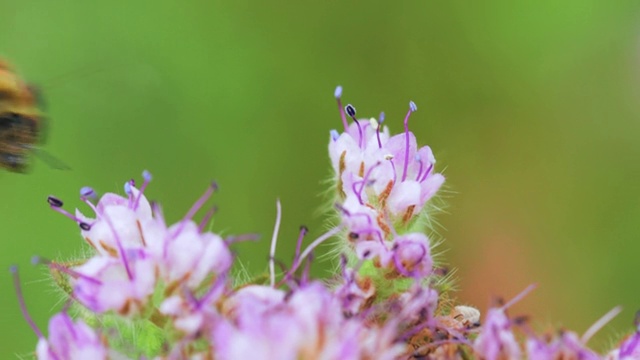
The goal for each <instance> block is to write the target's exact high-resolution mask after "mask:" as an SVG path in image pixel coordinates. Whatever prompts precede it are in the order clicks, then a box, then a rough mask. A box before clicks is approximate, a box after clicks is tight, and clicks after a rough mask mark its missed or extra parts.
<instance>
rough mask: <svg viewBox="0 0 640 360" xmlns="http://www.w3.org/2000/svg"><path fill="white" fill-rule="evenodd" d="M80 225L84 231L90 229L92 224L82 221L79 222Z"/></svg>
mask: <svg viewBox="0 0 640 360" xmlns="http://www.w3.org/2000/svg"><path fill="white" fill-rule="evenodd" d="M78 226H80V229H82V230H84V231H89V230H91V225H89V224H87V223H86V222H80V223H79V224H78Z"/></svg>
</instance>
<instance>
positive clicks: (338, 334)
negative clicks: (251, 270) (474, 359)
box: [212, 283, 403, 360]
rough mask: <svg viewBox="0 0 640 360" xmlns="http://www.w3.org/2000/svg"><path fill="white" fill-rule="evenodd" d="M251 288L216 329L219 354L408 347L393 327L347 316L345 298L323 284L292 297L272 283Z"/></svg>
mask: <svg viewBox="0 0 640 360" xmlns="http://www.w3.org/2000/svg"><path fill="white" fill-rule="evenodd" d="M245 289H246V290H245ZM245 289H241V290H239V291H238V293H237V294H236V295H234V296H232V297H231V301H232V303H233V304H232V306H228V307H227V310H226V313H227V314H228V315H230V318H229V320H228V321H225V322H221V323H220V324H219V326H218V328H217V329H216V331H215V333H214V336H213V339H212V340H213V342H214V348H215V349H216V355H217V357H216V358H219V359H239V358H246V357H250V358H252V359H284V360H287V359H291V360H294V359H362V358H376V359H396V357H397V356H398V355H400V354H401V353H402V352H403V346H401V345H400V344H398V343H396V342H395V340H394V337H393V332H390V331H389V330H387V329H384V328H377V327H371V326H366V325H365V324H364V323H363V322H362V320H360V319H359V318H355V317H352V318H345V316H344V315H343V313H342V307H341V305H340V300H339V299H338V298H337V297H336V296H334V295H333V294H332V293H330V292H329V291H328V290H327V289H326V288H325V287H324V286H323V285H321V284H319V283H311V284H308V285H306V286H304V287H301V288H299V289H296V290H293V291H292V292H291V294H289V295H286V296H285V293H283V292H281V291H279V290H276V289H273V288H270V287H266V286H265V287H261V286H251V287H249V288H245Z"/></svg>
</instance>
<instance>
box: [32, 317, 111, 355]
mask: <svg viewBox="0 0 640 360" xmlns="http://www.w3.org/2000/svg"><path fill="white" fill-rule="evenodd" d="M107 353H108V351H107V346H106V342H105V341H103V340H102V339H101V338H100V336H98V334H97V333H96V332H95V331H94V330H93V329H92V328H91V327H89V326H88V325H87V324H86V323H85V322H84V321H82V320H77V321H75V322H74V321H73V320H72V319H71V317H69V315H68V314H67V313H66V312H61V313H59V314H57V315H55V316H53V317H52V318H51V320H49V338H48V339H45V338H40V340H38V345H37V347H36V355H37V356H38V359H39V360H62V359H65V360H66V359H68V360H84V359H96V360H100V359H107Z"/></svg>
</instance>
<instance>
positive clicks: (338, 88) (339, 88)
mask: <svg viewBox="0 0 640 360" xmlns="http://www.w3.org/2000/svg"><path fill="white" fill-rule="evenodd" d="M333 96H335V98H336V99H340V98H341V97H342V86H340V85H338V86H336V91H334V92H333Z"/></svg>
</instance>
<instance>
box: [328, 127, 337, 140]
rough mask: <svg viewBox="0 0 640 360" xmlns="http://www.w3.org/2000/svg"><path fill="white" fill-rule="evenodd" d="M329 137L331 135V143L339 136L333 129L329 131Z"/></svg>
mask: <svg viewBox="0 0 640 360" xmlns="http://www.w3.org/2000/svg"><path fill="white" fill-rule="evenodd" d="M329 135H331V140H333V141H336V140H338V138H339V137H340V134H338V131H337V130H335V129H333V130H331V131H329Z"/></svg>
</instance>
